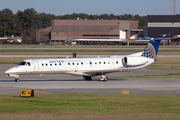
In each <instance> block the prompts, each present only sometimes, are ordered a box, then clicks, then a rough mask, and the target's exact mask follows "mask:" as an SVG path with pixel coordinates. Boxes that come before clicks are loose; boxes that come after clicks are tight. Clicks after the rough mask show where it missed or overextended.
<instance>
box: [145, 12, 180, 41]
mask: <svg viewBox="0 0 180 120" xmlns="http://www.w3.org/2000/svg"><path fill="white" fill-rule="evenodd" d="M147 18H148V36H149V37H159V36H161V35H163V34H167V37H173V38H174V42H176V43H179V38H180V15H148V16H147Z"/></svg>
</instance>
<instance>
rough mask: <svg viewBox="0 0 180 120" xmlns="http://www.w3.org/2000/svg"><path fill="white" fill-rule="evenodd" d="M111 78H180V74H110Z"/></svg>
mask: <svg viewBox="0 0 180 120" xmlns="http://www.w3.org/2000/svg"><path fill="white" fill-rule="evenodd" d="M109 78H180V74H164V75H129V76H109Z"/></svg>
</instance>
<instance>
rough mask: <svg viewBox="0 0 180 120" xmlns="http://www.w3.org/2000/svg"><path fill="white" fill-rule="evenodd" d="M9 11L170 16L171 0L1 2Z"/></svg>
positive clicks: (1, 5) (19, 0) (29, 0)
mask: <svg viewBox="0 0 180 120" xmlns="http://www.w3.org/2000/svg"><path fill="white" fill-rule="evenodd" d="M179 5H180V0H176V7H177V10H176V11H177V12H176V13H177V14H180V6H179ZM5 8H8V9H10V10H11V11H12V12H13V13H14V14H16V13H17V12H18V10H20V11H24V10H25V9H27V8H34V9H35V10H36V11H37V12H38V13H42V12H44V13H47V14H54V15H65V14H72V13H86V14H88V15H90V14H92V15H95V14H97V15H101V14H111V13H112V14H114V15H124V14H132V15H137V14H138V15H140V16H145V15H148V14H149V15H172V14H173V0H1V1H0V10H3V9H5Z"/></svg>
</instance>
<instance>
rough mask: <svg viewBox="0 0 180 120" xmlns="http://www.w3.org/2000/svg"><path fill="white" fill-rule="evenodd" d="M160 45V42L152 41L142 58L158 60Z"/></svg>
mask: <svg viewBox="0 0 180 120" xmlns="http://www.w3.org/2000/svg"><path fill="white" fill-rule="evenodd" d="M159 44H160V42H159V41H153V40H150V42H149V43H148V44H147V46H146V48H145V49H144V51H143V53H142V55H141V56H144V57H147V58H153V59H156V56H157V52H158V48H159Z"/></svg>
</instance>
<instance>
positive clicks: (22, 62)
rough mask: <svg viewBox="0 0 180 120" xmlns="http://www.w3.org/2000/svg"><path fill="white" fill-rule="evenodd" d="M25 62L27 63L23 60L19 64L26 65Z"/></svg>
mask: <svg viewBox="0 0 180 120" xmlns="http://www.w3.org/2000/svg"><path fill="white" fill-rule="evenodd" d="M25 64H26V62H24V61H21V62H20V63H19V64H18V65H25Z"/></svg>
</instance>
